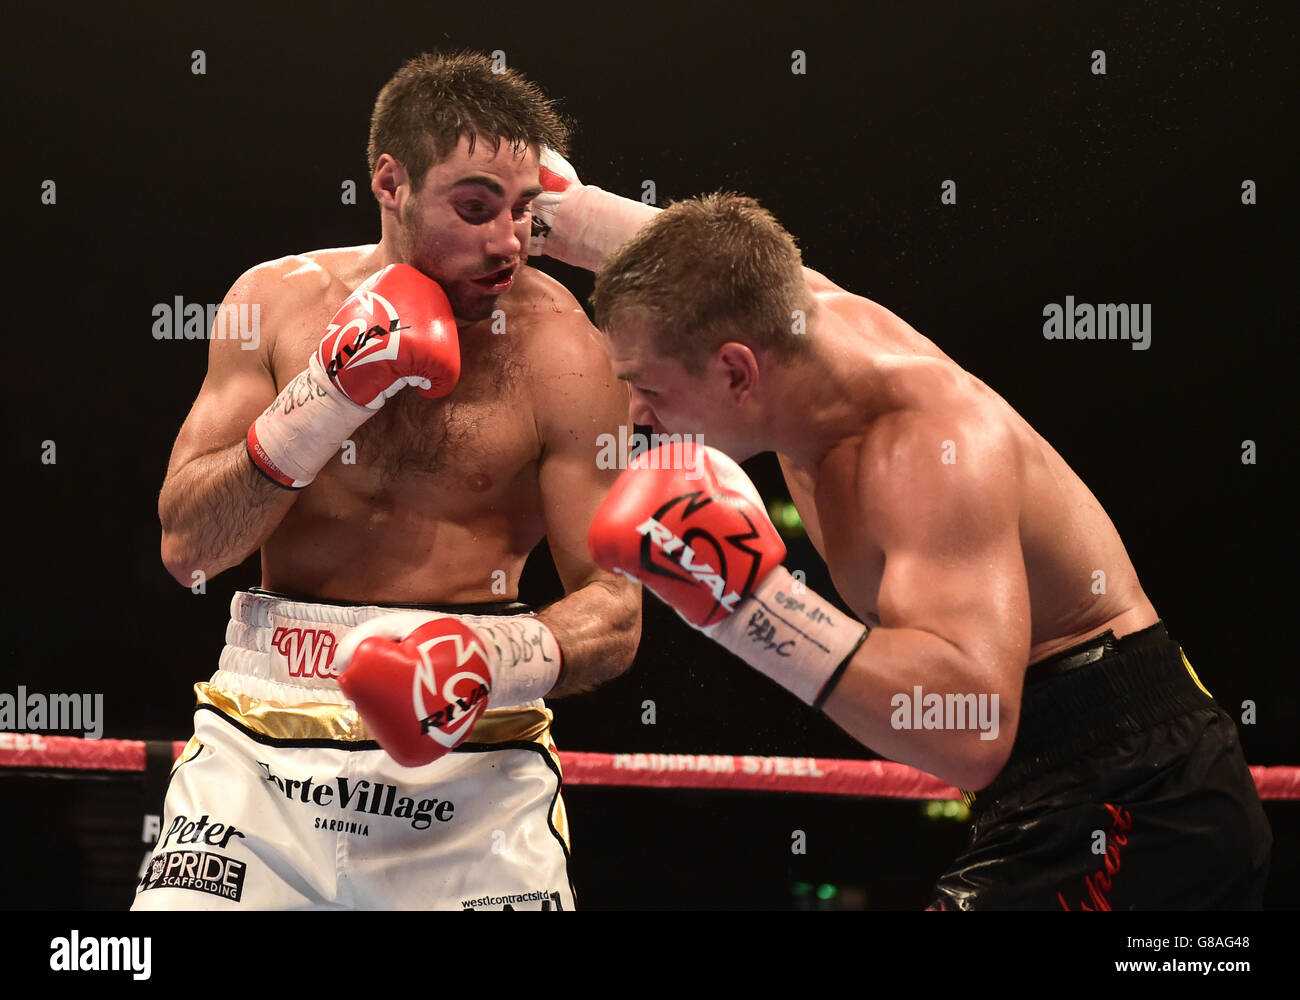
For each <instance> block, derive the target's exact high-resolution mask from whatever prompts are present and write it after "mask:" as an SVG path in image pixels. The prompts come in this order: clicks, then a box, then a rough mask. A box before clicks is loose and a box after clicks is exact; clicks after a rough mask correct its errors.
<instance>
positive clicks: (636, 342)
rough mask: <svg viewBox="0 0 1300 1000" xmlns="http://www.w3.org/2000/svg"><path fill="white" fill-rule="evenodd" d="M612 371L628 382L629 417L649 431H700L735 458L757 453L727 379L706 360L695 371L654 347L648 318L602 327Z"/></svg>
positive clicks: (673, 432) (737, 459)
mask: <svg viewBox="0 0 1300 1000" xmlns="http://www.w3.org/2000/svg"><path fill="white" fill-rule="evenodd" d="M605 343H606V345H607V346H608V348H609V353H610V357H611V359H612V360H613V362H614V372H615V374H616V375H617V376H618V377H619V378H620V379H622V380H623V381H625V382H627V384H628V389H629V400H628V417H629V418H630V419H631V421H632V422H633V423H635V424H644V425H645V426H648V427H649V428H650V431H651V433H657V434H699V435H703V437H704V443H705V444H707V445H710V446H712V447H714V448H718V449H720V450H721V451H724V452H726V453H727V454H728V455H730V456H731V457H732V458H734V459H736V461H743V460H744V459H746V458H749V457H750V456H751V455H753V454H756V452H757V450H758V449H756V448H754V447H752V446H751V444H750V442H749V440H748V438H749V435H748V434H747V433H746V423H745V420H746V416H747V415H746V414H745V413H744V411H742V410H741V408H740V407H738V406H737V405H736V400H735V397H734V395H733V394H732V393H730V392H729V391H727V384H726V379H725V378H724V377H721V374H720V372H719V371H718V369H717V368H716V367H715V366H712V365H706V366H705V372H704V374H702V375H699V376H696V375H692V374H691V373H690V372H688V371H687V370H686V369H685V368H684V367H683V366H682V364H681V362H680V361H678V360H677V359H676V358H669V357H664V356H662V355H660V354H658V353H657V352H656V351H655V350H654V341H653V339H652V336H651V326H650V323H649V322H645V321H639V320H636V319H631V318H622V319H620V321H619V322H618V323H617V324H614V325H612V326H611V328H610V329H609V330H607V331H606V336H605Z"/></svg>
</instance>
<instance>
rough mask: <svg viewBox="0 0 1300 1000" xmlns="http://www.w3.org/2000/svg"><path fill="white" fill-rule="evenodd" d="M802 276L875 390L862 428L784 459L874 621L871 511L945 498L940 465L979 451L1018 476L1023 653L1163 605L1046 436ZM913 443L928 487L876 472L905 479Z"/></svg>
mask: <svg viewBox="0 0 1300 1000" xmlns="http://www.w3.org/2000/svg"><path fill="white" fill-rule="evenodd" d="M806 273H807V274H808V275H809V285H810V287H811V288H812V290H813V291H814V293H815V294H816V296H817V299H818V306H819V309H820V310H821V311H822V312H823V322H824V323H829V324H831V325H832V326H833V328H834V329H835V330H837V331H838V335H839V336H844V337H848V338H851V339H857V343H851V344H848V345H846V347H847V348H848V349H849V350H850V351H853V352H858V353H860V354H861V363H862V364H863V368H864V377H865V378H866V379H867V380H868V381H869V384H870V396H871V398H870V400H869V401H867V400H865V399H864V400H863V403H862V406H861V419H860V428H861V429H860V431H858V432H857V433H851V434H849V435H847V436H845V437H844V438H843V439H842V440H840V442H839V443H838V445H836V446H833V447H832V448H831V449H830V450H829V451H828V452H827V453H826V454H825V455H824V457H822V458H821V459H820V461H819V462H816V463H811V462H810V463H808V465H807V466H804V465H800V464H798V463H797V462H796V461H795V460H794V459H792V458H790V457H788V456H785V455H782V456H780V459H781V467H782V470H783V471H784V473H785V478H786V482H787V484H788V486H789V488H790V494H791V497H792V498H793V500H794V502H795V505H796V507H797V508H798V510H799V512H800V515H801V517H802V518H803V521H804V524H805V526H806V527H807V530H808V533H809V537H810V538H811V540H812V542H813V544H814V545H815V546H816V548H817V550H818V552H819V553H820V554H821V555H822V557H823V558H824V559H825V560H826V563H827V566H828V568H829V569H830V572H831V576H832V579H833V580H834V582H835V585H836V589H837V590H838V591H839V593H840V594H841V596H842V597H843V598H844V599H845V601H846V602H848V604H849V605H850V607H851V608H852V609H853V610H854V612H855V613H856V614H858V615H859V616H861V617H862V618H863V619H864V620H866V621H868V622H879V620H880V618H879V615H880V612H881V609H880V607H879V594H880V589H881V581H882V578H883V576H884V572H885V559H884V554H883V549H884V546H883V544H882V540H881V539H880V538H878V537H877V536H876V530H875V526H876V524H878V523H879V521H880V518H879V517H878V516H876V514H877V511H876V510H874V509H873V508H876V507H878V506H880V505H886V506H891V507H893V508H900V507H910V508H911V509H912V510H913V511H920V510H922V509H924V508H925V507H927V505H931V504H932V502H934V501H938V502H942V499H943V498H942V496H941V493H942V490H943V486H942V483H943V475H944V466H945V465H948V466H953V465H955V464H956V463H962V462H975V463H981V464H983V465H985V466H989V465H994V464H996V466H997V468H996V470H987V469H986V472H987V471H993V475H994V476H995V477H996V478H1001V477H1006V481H1008V482H1010V483H1011V485H1012V491H1013V492H1012V497H1013V502H1014V503H1015V504H1016V506H1017V508H1018V540H1019V548H1020V550H1021V553H1022V554H1023V561H1024V575H1025V578H1026V580H1027V583H1028V599H1029V608H1030V625H1031V628H1030V648H1029V658H1028V662H1030V663H1033V662H1037V661H1038V660H1041V659H1044V658H1045V657H1048V656H1051V655H1052V654H1054V653H1056V652H1059V651H1060V650H1063V649H1066V648H1068V647H1070V646H1072V645H1074V644H1076V643H1078V642H1080V641H1082V640H1084V639H1087V638H1089V637H1091V636H1094V635H1097V634H1099V633H1101V632H1104V631H1105V630H1107V629H1113V630H1114V632H1115V634H1116V635H1118V636H1123V635H1126V634H1128V633H1130V632H1133V631H1136V630H1138V629H1141V628H1145V627H1146V626H1148V625H1150V624H1153V623H1154V622H1155V621H1156V620H1157V615H1156V611H1155V608H1154V607H1152V605H1151V602H1150V601H1149V600H1147V597H1146V595H1145V594H1144V593H1143V591H1142V588H1141V585H1140V584H1139V582H1138V579H1137V574H1136V572H1135V571H1134V569H1133V565H1132V563H1131V562H1130V560H1129V557H1128V553H1127V552H1126V551H1125V549H1124V545H1123V542H1122V541H1121V540H1120V538H1119V535H1118V533H1117V532H1116V530H1115V527H1114V525H1113V524H1112V523H1111V521H1110V518H1109V517H1108V516H1107V515H1106V512H1105V511H1104V510H1103V509H1102V507H1101V505H1100V504H1099V503H1098V502H1097V500H1096V498H1095V497H1094V496H1093V495H1092V493H1091V492H1090V491H1089V490H1088V488H1087V486H1085V485H1084V484H1083V482H1082V481H1081V480H1080V479H1079V478H1078V477H1077V476H1076V475H1075V474H1074V473H1073V472H1072V471H1071V470H1070V468H1069V466H1067V465H1066V463H1065V461H1064V460H1063V459H1062V458H1061V457H1060V455H1058V454H1057V453H1056V451H1055V450H1054V449H1053V448H1052V447H1051V445H1049V444H1048V443H1047V442H1046V441H1045V440H1043V438H1042V437H1041V436H1040V435H1039V434H1038V433H1037V432H1036V431H1034V429H1033V428H1032V427H1030V426H1029V424H1028V423H1026V422H1025V421H1024V419H1023V418H1021V417H1020V415H1019V414H1017V413H1016V412H1015V411H1014V410H1013V409H1012V408H1011V407H1010V406H1009V405H1007V403H1006V402H1005V401H1004V400H1003V399H1002V398H1001V397H1000V396H998V395H997V394H996V393H995V392H993V391H992V390H991V389H989V388H988V386H986V385H984V383H982V382H981V381H980V380H979V379H977V378H975V377H974V376H972V375H970V374H969V373H967V372H965V371H963V370H962V369H961V368H959V367H958V366H957V365H956V364H955V363H954V362H953V361H952V360H951V359H949V358H948V357H947V356H946V355H945V354H943V352H942V351H940V350H939V349H938V348H937V347H936V346H935V345H934V344H933V343H932V342H931V341H929V340H928V339H926V338H925V337H923V336H922V335H921V334H919V333H918V332H917V331H915V330H914V329H912V328H911V327H910V326H908V325H907V324H906V323H905V322H903V321H902V320H901V319H900V318H899V317H897V316H895V315H894V314H893V313H891V312H889V311H888V310H887V309H885V308H883V307H882V306H879V305H877V304H876V303H874V302H871V301H869V300H867V299H864V298H862V297H860V296H856V295H851V294H849V293H847V292H845V291H844V290H843V289H840V288H838V287H836V286H835V285H833V284H832V283H831V282H829V281H827V280H826V279H825V278H822V277H821V276H819V275H814V274H813V272H806ZM855 335H860V337H857V338H855ZM867 372H869V374H866V373H867ZM866 384H867V382H864V386H865V385H866ZM808 392H809V397H808V398H810V399H813V398H817V393H816V389H815V386H812V385H810V386H809V387H808ZM851 422H852V421H851ZM903 451H907V452H910V453H911V457H910V459H909V460H904V461H900V460H899V455H900V453H901V452H903ZM918 453H919V454H920V455H921V456H923V458H922V459H921V461H922V462H925V463H929V462H933V467H931V468H928V469H927V470H926V475H925V476H923V477H919V481H920V482H922V483H924V484H925V485H924V486H922V488H921V490H920V492H917V493H911V492H909V489H908V485H907V483H905V482H898V481H894V482H892V483H889V484H887V485H884V484H881V483H880V479H881V478H882V477H891V476H892V477H895V480H897V477H898V475H899V473H900V472H902V473H905V472H906V470H907V469H909V468H914V466H912V465H911V463H912V462H915V461H917V455H918ZM932 473H933V474H932ZM873 480H874V485H873ZM878 487H883V488H878ZM936 491H937V492H938V494H939V495H936ZM894 512H895V513H897V512H898V511H897V510H895V511H894ZM964 516H969V517H970V518H972V519H973V521H972V524H973V530H975V531H978V530H979V529H978V526H977V525H974V520H975V519H978V518H979V517H980V516H981V512H980V511H978V510H976V511H970V512H969V514H968V515H964ZM827 539H833V541H834V544H833V545H828V544H827ZM1098 571H1100V572H1101V573H1104V577H1102V576H1099V575H1097V574H1098ZM914 583H915V584H916V585H917V586H926V585H927V583H926V581H922V580H918V581H914ZM930 585H932V586H936V587H945V588H946V587H948V586H949V585H953V586H962V585H969V586H971V587H979V586H980V585H981V581H980V580H979V579H971V580H964V581H942V580H938V579H936V580H933V581H931V583H930ZM1099 590H1104V592H1102V593H1098V591H1099Z"/></svg>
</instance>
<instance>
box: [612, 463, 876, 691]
mask: <svg viewBox="0 0 1300 1000" xmlns="http://www.w3.org/2000/svg"><path fill="white" fill-rule="evenodd" d="M587 547H588V549H590V551H591V557H592V559H593V560H595V562H596V563H597V564H598V565H599V566H601V567H602V568H604V569H606V570H610V571H612V572H615V573H621V574H623V575H624V576H627V577H631V578H632V579H634V580H640V581H641V582H642V583H644V584H645V586H647V587H649V588H650V589H651V590H653V591H654V592H655V593H656V594H657V595H658V596H659V597H660V598H661V599H662V600H663V601H664V602H665V603H666V604H668V605H669V606H671V607H672V608H674V609H675V610H676V611H677V613H678V614H679V615H681V616H682V617H683V618H684V619H686V621H687V622H688V623H689V624H691V625H693V626H694V627H695V628H698V629H700V630H702V631H703V632H704V633H705V634H706V635H708V636H709V637H710V638H711V639H713V641H714V642H717V643H718V644H719V645H721V646H722V647H723V648H724V649H727V650H730V651H731V652H732V653H735V654H736V655H737V656H739V657H740V658H741V659H743V660H744V661H745V662H746V663H748V664H749V665H750V666H752V667H754V668H755V669H756V670H758V671H760V672H762V673H764V674H766V675H767V676H768V677H770V678H771V679H772V680H774V681H776V682H777V683H778V684H780V685H781V686H783V687H784V688H786V689H787V690H788V691H790V692H792V693H793V694H795V695H796V696H798V697H799V698H800V699H801V700H802V701H804V702H805V703H807V704H809V705H813V706H814V707H817V708H820V707H821V705H822V704H823V703H824V702H825V700H826V698H827V697H829V695H830V693H831V692H832V691H833V690H834V687H835V684H836V683H837V682H838V680H839V678H840V676H841V675H842V674H843V672H844V671H845V670H846V669H847V667H848V665H849V663H850V661H851V659H852V658H853V656H854V654H855V653H856V651H857V649H858V647H859V646H861V645H862V643H863V641H864V640H865V639H866V636H867V632H868V629H867V628H866V626H864V625H863V624H862V623H861V622H857V621H854V620H853V619H852V618H850V617H848V616H847V615H843V614H841V613H840V611H839V610H838V609H837V608H835V607H833V606H832V605H830V604H829V603H828V602H826V601H824V600H823V599H822V598H820V597H818V596H817V595H816V594H814V593H813V592H812V591H811V590H809V589H808V588H807V587H805V586H804V585H803V583H802V582H801V581H799V580H796V579H795V578H794V577H793V576H792V575H791V574H790V573H789V572H788V571H787V570H786V569H785V567H784V566H782V565H781V561H782V560H783V559H784V558H785V544H784V543H783V542H782V541H781V539H780V536H779V535H778V534H777V531H776V528H775V527H774V526H773V525H772V522H771V521H770V520H769V519H768V517H767V512H766V511H765V510H764V509H763V501H762V498H760V497H759V495H758V491H757V490H755V489H754V484H753V483H751V482H750V481H749V477H748V476H746V475H745V473H744V472H742V471H741V469H740V466H738V465H737V464H736V463H735V462H733V461H732V460H731V459H729V458H728V457H727V456H726V455H724V454H722V452H720V451H717V450H716V449H714V448H707V447H703V446H698V447H697V446H696V445H695V444H694V443H693V442H686V443H684V444H680V445H677V444H670V445H664V446H663V447H661V448H656V449H654V450H652V451H648V452H646V453H645V454H644V455H642V456H641V457H640V458H638V459H637V460H636V461H635V462H633V463H631V464H630V465H629V466H628V468H627V469H626V470H625V471H624V472H623V474H622V475H620V476H619V478H618V480H617V481H616V482H615V483H614V488H613V489H612V490H611V491H610V493H609V496H608V497H606V498H605V502H604V503H603V504H601V507H600V510H598V511H597V512H596V517H595V519H594V520H593V521H592V523H591V531H590V532H589V533H588V535H587Z"/></svg>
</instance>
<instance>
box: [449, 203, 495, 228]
mask: <svg viewBox="0 0 1300 1000" xmlns="http://www.w3.org/2000/svg"><path fill="white" fill-rule="evenodd" d="M456 211H457V212H459V213H460V217H461V218H462V219H464V220H465V221H466V222H473V223H479V222H487V221H488V220H489V219H491V218H492V212H491V211H490V210H489V209H488V207H487V206H486V205H485V204H483V202H481V201H463V202H461V203H460V204H459V205H457V206H456Z"/></svg>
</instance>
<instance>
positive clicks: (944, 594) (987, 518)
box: [863, 416, 1030, 698]
mask: <svg viewBox="0 0 1300 1000" xmlns="http://www.w3.org/2000/svg"><path fill="white" fill-rule="evenodd" d="M905 438H906V444H907V446H906V447H902V448H898V447H896V448H895V449H894V450H893V452H892V454H890V455H889V456H888V457H883V460H881V459H877V460H876V461H874V462H872V463H871V465H872V467H871V468H870V469H869V470H865V471H866V472H867V474H866V476H865V477H864V484H863V495H864V496H865V497H867V498H868V501H867V508H868V517H869V518H870V522H869V523H870V524H871V530H872V533H873V535H874V536H875V538H876V539H877V541H878V544H879V545H880V548H881V550H882V551H883V553H884V563H885V568H884V573H883V575H882V577H881V582H880V591H879V595H878V609H879V615H880V622H881V625H882V626H883V627H885V628H897V629H918V630H920V631H923V632H928V633H930V634H932V635H935V636H938V637H939V638H941V639H943V640H944V641H945V642H947V643H948V644H949V645H950V646H952V647H953V648H954V649H955V650H957V651H958V652H959V654H960V656H961V659H962V660H963V661H964V662H965V664H966V665H967V669H968V672H969V675H970V678H971V680H972V682H973V683H977V684H987V685H991V686H994V687H996V688H997V689H1000V690H1005V691H1006V692H1007V694H1006V696H1007V697H1010V698H1014V697H1015V696H1016V695H1017V693H1018V691H1019V685H1020V678H1021V675H1022V674H1023V671H1024V667H1025V663H1026V661H1027V657H1028V655H1029V644H1030V613H1029V609H1030V605H1029V584H1028V580H1027V577H1026V573H1025V565H1024V555H1023V552H1022V549H1021V545H1020V535H1019V514H1020V504H1019V492H1020V491H1019V485H1018V475H1017V470H1018V462H1017V458H1016V454H1015V451H1014V447H1013V445H1012V443H1011V442H1010V440H1009V439H1008V438H1007V436H1006V435H1005V434H1003V433H1001V432H1000V431H998V430H996V429H989V428H986V427H982V426H980V425H979V424H978V423H975V422H972V423H965V422H958V423H957V424H956V425H954V424H952V423H945V422H944V421H943V420H942V419H938V420H936V419H935V418H933V417H929V416H927V417H925V418H919V422H917V423H916V424H915V425H914V426H913V427H911V428H909V429H908V431H907V432H906V434H905ZM932 438H933V439H935V440H934V442H932V441H931V439H932ZM941 442H949V443H952V444H953V445H954V448H953V449H951V450H945V449H943V448H942V446H941ZM932 443H939V444H940V447H937V448H932V447H930V445H931V444H932ZM895 444H898V442H895Z"/></svg>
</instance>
